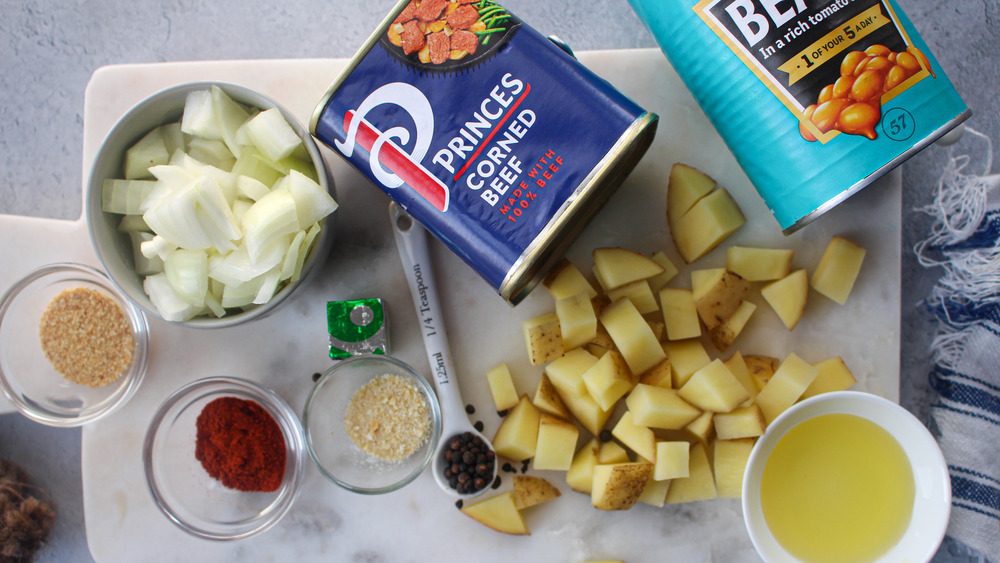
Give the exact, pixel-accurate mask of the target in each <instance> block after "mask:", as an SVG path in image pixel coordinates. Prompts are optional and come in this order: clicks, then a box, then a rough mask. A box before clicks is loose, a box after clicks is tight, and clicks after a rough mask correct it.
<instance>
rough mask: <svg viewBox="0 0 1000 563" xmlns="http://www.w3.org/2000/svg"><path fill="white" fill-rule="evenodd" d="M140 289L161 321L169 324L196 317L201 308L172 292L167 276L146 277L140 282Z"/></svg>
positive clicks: (161, 274)
mask: <svg viewBox="0 0 1000 563" xmlns="http://www.w3.org/2000/svg"><path fill="white" fill-rule="evenodd" d="M142 289H143V291H145V292H146V295H148V296H149V300H150V301H152V302H153V306H154V307H156V311H157V312H158V313H159V314H160V316H161V317H163V320H165V321H170V322H182V321H186V320H188V319H190V318H191V317H193V316H195V315H197V314H198V313H199V312H200V311H201V309H202V308H201V307H198V306H196V305H192V304H190V303H188V302H187V301H185V300H184V298H183V297H181V296H180V295H178V294H177V292H176V291H174V288H173V286H171V285H170V280H168V279H167V275H166V274H163V273H160V274H154V275H152V276H146V279H145V280H143V282H142Z"/></svg>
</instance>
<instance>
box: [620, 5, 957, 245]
mask: <svg viewBox="0 0 1000 563" xmlns="http://www.w3.org/2000/svg"><path fill="white" fill-rule="evenodd" d="M629 2H630V3H631V4H632V7H633V8H634V9H635V11H636V13H637V14H638V15H639V18H640V20H642V22H643V23H644V24H645V25H646V27H647V28H648V29H649V30H650V32H651V33H652V34H653V36H654V37H655V39H656V41H657V42H658V43H659V45H660V47H661V48H662V49H663V51H664V53H665V54H666V55H667V58H668V59H670V62H671V64H672V65H673V67H674V68H675V69H676V71H677V73H678V75H679V76H680V77H681V79H682V80H683V81H684V83H685V84H686V85H687V87H688V88H689V89H690V91H691V93H692V94H693V95H694V97H695V99H696V100H697V101H698V103H699V104H700V105H701V107H702V109H703V110H704V111H705V113H706V115H707V116H708V118H709V119H710V120H711V122H712V124H713V125H714V126H715V128H716V129H717V130H718V132H719V134H720V136H721V137H722V138H723V140H724V141H725V142H726V143H727V145H728V146H729V148H730V150H732V152H733V154H734V156H735V157H736V159H737V161H738V162H739V164H740V166H741V167H742V168H743V170H744V171H745V172H746V174H747V176H748V177H749V179H750V181H751V182H752V183H753V184H754V186H755V187H756V188H757V191H758V192H759V193H760V195H761V196H762V197H763V199H764V201H765V203H766V204H767V206H768V207H769V208H770V209H771V212H772V213H773V214H774V217H775V218H776V219H777V221H778V223H779V224H780V226H781V228H782V230H783V231H784V232H785V233H786V234H789V233H791V232H794V231H795V230H797V229H799V228H801V227H802V226H804V225H806V224H808V223H809V222H810V221H812V220H813V219H815V218H816V217H818V216H820V215H822V214H823V213H824V212H826V211H828V210H829V209H831V208H833V207H834V206H836V205H837V204H839V203H840V202H842V201H843V200H845V199H847V198H848V197H850V196H851V195H852V194H854V193H855V192H857V191H859V190H860V189H862V188H864V187H865V186H867V185H869V184H871V183H872V182H874V181H875V180H877V179H878V178H880V177H881V176H883V175H885V174H886V173H887V172H889V171H890V170H891V169H893V168H895V167H896V166H898V165H899V164H901V163H902V162H903V161H904V160H906V159H907V158H909V157H910V156H912V155H914V154H916V153H917V152H918V151H920V150H921V149H922V148H924V147H926V146H927V145H928V144H930V143H932V142H934V141H935V140H936V139H938V138H939V137H941V136H942V135H944V134H945V133H947V132H948V131H949V130H951V129H952V128H954V127H956V126H957V125H959V124H960V123H961V122H962V121H964V120H965V119H967V118H968V117H969V116H970V115H971V112H970V111H969V109H968V107H966V105H965V103H964V102H963V101H962V99H961V98H960V97H959V95H958V93H957V92H956V91H955V89H954V87H953V86H952V85H951V83H950V82H949V81H948V78H947V76H945V74H944V72H943V70H942V69H941V66H940V65H939V64H938V62H937V60H936V59H935V58H934V55H933V54H932V53H931V52H930V50H929V49H928V47H927V45H926V44H925V43H924V42H923V40H922V39H921V38H920V36H919V34H918V33H917V31H916V29H914V27H913V25H912V23H911V22H910V21H909V20H908V19H907V17H906V15H905V14H904V13H903V12H902V10H900V9H899V7H898V6H897V5H896V4H895V2H894V1H890V0H629Z"/></svg>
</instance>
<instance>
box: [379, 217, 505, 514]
mask: <svg viewBox="0 0 1000 563" xmlns="http://www.w3.org/2000/svg"><path fill="white" fill-rule="evenodd" d="M389 219H390V221H391V223H392V232H393V234H394V235H395V237H396V249H397V250H398V251H399V258H400V260H402V262H403V270H404V272H405V274H406V281H407V283H408V284H409V286H410V291H411V293H412V296H413V305H414V307H415V308H416V311H417V318H418V320H419V322H420V326H421V334H422V335H423V338H424V348H425V349H426V350H427V360H428V362H430V366H431V371H432V372H433V373H434V377H433V379H434V385H435V386H436V387H437V393H438V401H439V402H440V403H441V417H442V419H443V428H442V431H441V437H442V438H441V442H440V443H439V444H438V448H437V451H436V452H434V460H433V461H432V463H431V470H432V471H434V479H435V480H436V481H437V483H438V485H439V486H440V487H441V488H442V489H443V490H444V491H445V492H446V493H448V494H450V495H452V496H454V497H459V498H471V497H474V496H477V495H479V494H481V493H483V492H484V491H485V490H486V489H488V488H489V487H490V486H491V485H492V484H493V482H494V481H495V480H496V476H497V465H498V463H497V459H496V451H495V450H494V449H493V444H491V443H490V441H489V440H488V439H487V438H486V436H483V434H482V433H481V432H479V431H478V430H476V429H475V427H473V425H472V424H471V423H470V422H469V417H468V416H466V415H465V414H464V413H465V403H464V401H462V394H461V392H460V391H459V388H458V379H457V378H456V375H455V370H454V367H453V364H452V359H451V350H450V349H449V347H448V338H447V335H446V332H445V326H444V316H443V315H442V314H441V302H440V299H439V298H438V293H437V286H436V284H435V281H434V270H433V267H432V264H431V260H430V253H429V252H428V247H427V231H426V230H425V229H424V227H423V226H422V225H420V224H419V223H417V222H416V221H414V220H413V219H412V218H411V217H410V216H409V215H407V214H406V212H404V211H403V210H402V209H400V208H399V206H398V205H396V204H395V203H390V204H389ZM467 432H468V433H471V434H472V435H474V436H477V437H478V438H479V439H480V440H482V441H483V444H485V445H486V447H487V448H488V449H489V451H490V452H493V456H492V457H493V459H492V462H493V473H492V475H490V476H489V478H488V479H487V480H486V483H485V485H484V486H483V487H482V488H480V489H477V490H476V491H474V492H471V493H466V494H462V493H459V492H458V491H457V490H455V489H454V488H452V487H451V485H450V483H449V482H448V480H447V479H446V478H445V476H444V471H445V469H446V468H447V464H448V463H449V462H448V461H447V460H446V459H445V451H446V450H447V449H448V447H449V444H450V443H451V441H452V439H453V438H455V437H456V436H461V435H462V434H465V433H467Z"/></svg>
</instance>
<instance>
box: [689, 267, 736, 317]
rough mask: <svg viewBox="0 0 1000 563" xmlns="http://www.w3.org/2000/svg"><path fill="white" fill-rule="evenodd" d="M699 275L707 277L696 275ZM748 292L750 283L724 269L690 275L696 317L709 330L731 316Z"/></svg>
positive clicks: (696, 272) (702, 271)
mask: <svg viewBox="0 0 1000 563" xmlns="http://www.w3.org/2000/svg"><path fill="white" fill-rule="evenodd" d="M700 273H706V274H708V275H698V274H700ZM749 290H750V282H748V281H746V280H745V279H743V278H741V277H740V276H738V275H736V274H734V273H732V272H729V271H727V270H726V269H724V268H716V269H713V270H708V271H707V272H706V271H705V270H701V271H695V272H692V274H691V296H692V297H693V298H694V304H695V307H696V308H697V309H698V315H699V316H700V317H701V320H702V321H703V322H704V323H705V326H706V327H708V328H709V329H712V328H715V327H717V326H719V325H720V324H722V322H723V321H725V320H726V319H728V318H729V317H730V316H732V314H733V313H735V312H736V310H737V309H738V308H739V307H740V304H741V303H743V297H744V296H746V294H747V291H749Z"/></svg>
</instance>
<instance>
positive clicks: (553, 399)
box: [531, 373, 573, 420]
mask: <svg viewBox="0 0 1000 563" xmlns="http://www.w3.org/2000/svg"><path fill="white" fill-rule="evenodd" d="M531 402H532V404H534V405H535V406H536V407H538V410H540V411H542V412H547V413H549V414H551V415H555V416H558V417H560V418H563V419H566V420H569V419H570V418H572V417H573V415H572V414H570V412H569V409H567V408H566V404H565V403H563V400H562V399H560V398H559V392H558V391H556V388H555V386H554V385H552V381H550V380H549V376H547V375H545V374H544V373H543V374H542V375H541V377H539V378H538V387H536V388H535V396H534V397H533V398H532V399H531Z"/></svg>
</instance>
